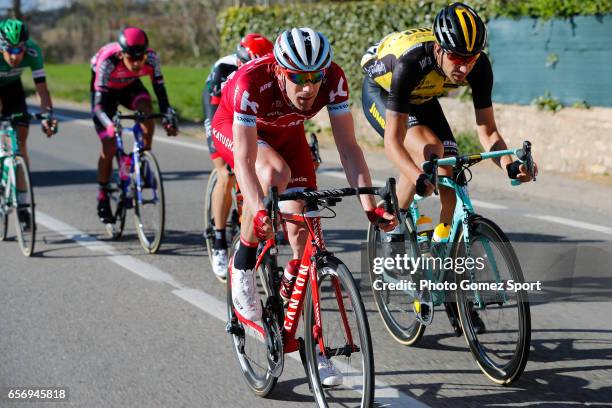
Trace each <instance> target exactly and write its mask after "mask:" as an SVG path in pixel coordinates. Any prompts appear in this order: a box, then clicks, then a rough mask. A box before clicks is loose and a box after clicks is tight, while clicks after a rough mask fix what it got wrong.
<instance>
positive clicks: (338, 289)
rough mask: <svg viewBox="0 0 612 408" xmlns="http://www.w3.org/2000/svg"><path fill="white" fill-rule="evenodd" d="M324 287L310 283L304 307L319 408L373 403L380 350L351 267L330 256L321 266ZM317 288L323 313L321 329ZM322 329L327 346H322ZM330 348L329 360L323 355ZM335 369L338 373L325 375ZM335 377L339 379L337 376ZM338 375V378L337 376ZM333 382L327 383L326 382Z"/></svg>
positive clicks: (309, 366)
mask: <svg viewBox="0 0 612 408" xmlns="http://www.w3.org/2000/svg"><path fill="white" fill-rule="evenodd" d="M317 273H318V283H319V287H318V288H314V289H313V288H312V287H311V286H309V290H308V295H307V298H306V305H305V310H304V313H305V315H304V332H305V338H306V341H305V352H306V363H307V371H308V376H309V380H310V385H311V386H312V391H313V394H314V397H315V401H316V403H317V405H318V406H319V407H327V406H329V405H330V404H332V405H336V404H338V405H339V406H351V407H371V406H372V404H373V402H374V355H373V351H372V339H371V336H370V327H369V324H368V319H367V316H366V313H365V308H364V306H363V302H362V300H361V296H360V294H359V291H358V289H357V284H356V283H355V281H354V279H353V276H352V275H351V273H350V271H349V270H348V268H347V267H346V266H345V265H344V264H343V263H342V262H341V261H340V260H338V259H337V258H334V257H329V258H327V259H326V261H325V262H324V264H323V265H322V266H320V267H317ZM313 290H318V293H319V305H318V307H319V309H320V312H321V316H320V322H321V326H320V328H319V329H317V328H316V324H315V321H316V318H315V304H314V302H313V294H312V291H313ZM316 331H318V332H319V333H320V334H321V336H322V343H323V345H324V347H325V350H321V349H320V342H319V339H317V338H315V337H314V333H313V332H316ZM323 351H324V352H325V355H326V356H327V359H325V358H322V354H323V353H322V352H323ZM324 372H327V373H326V374H330V373H333V375H332V376H329V375H328V376H327V379H326V378H325V377H323V375H324ZM331 377H333V378H331ZM334 380H335V381H334ZM329 381H330V382H331V384H330V383H326V382H329Z"/></svg>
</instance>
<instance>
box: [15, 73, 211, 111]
mask: <svg viewBox="0 0 612 408" xmlns="http://www.w3.org/2000/svg"><path fill="white" fill-rule="evenodd" d="M162 70H163V73H164V80H165V81H166V89H167V91H168V97H169V98H170V103H171V104H172V106H173V107H174V108H175V109H176V110H177V111H178V113H179V115H180V116H181V118H182V119H185V120H190V121H202V120H203V113H202V102H201V93H202V89H203V87H204V83H205V81H206V77H207V76H208V72H209V70H210V69H209V68H189V67H178V66H162ZM45 71H46V73H47V83H48V84H49V90H50V91H51V97H52V98H58V99H66V100H70V101H74V102H85V103H89V100H90V93H89V86H90V81H91V71H90V68H89V64H45ZM22 79H23V83H24V86H25V88H26V91H27V92H28V94H32V93H33V92H34V84H33V82H32V77H31V75H30V74H29V72H24V74H23V75H22ZM142 82H143V83H144V84H145V86H146V87H147V89H148V90H149V92H151V96H153V97H155V94H154V93H153V88H152V86H151V81H149V79H148V78H142ZM154 109H156V106H155V105H154Z"/></svg>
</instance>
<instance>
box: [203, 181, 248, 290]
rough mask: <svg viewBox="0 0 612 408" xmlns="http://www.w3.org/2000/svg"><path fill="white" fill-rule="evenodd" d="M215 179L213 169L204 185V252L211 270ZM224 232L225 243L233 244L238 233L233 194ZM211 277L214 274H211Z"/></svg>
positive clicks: (222, 280)
mask: <svg viewBox="0 0 612 408" xmlns="http://www.w3.org/2000/svg"><path fill="white" fill-rule="evenodd" d="M217 178H218V172H217V169H213V170H212V171H211V173H210V176H209V177H208V182H207V183H206V191H205V193H204V242H205V244H206V251H207V253H208V259H209V261H210V266H211V268H212V267H213V259H212V251H213V244H214V239H215V219H214V216H213V212H212V194H213V191H214V189H215V185H216V184H217ZM225 231H226V240H227V242H233V240H234V238H235V236H236V235H237V234H239V232H240V225H239V222H238V210H237V203H236V196H235V194H232V203H231V207H230V211H229V213H228V216H227V221H226V223H225ZM228 259H229V251H228ZM213 275H215V274H214V273H213ZM215 277H216V278H217V280H219V282H221V283H225V282H226V279H223V278H220V277H219V276H217V275H215Z"/></svg>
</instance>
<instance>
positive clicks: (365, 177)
mask: <svg viewBox="0 0 612 408" xmlns="http://www.w3.org/2000/svg"><path fill="white" fill-rule="evenodd" d="M332 58H333V52H332V49H331V46H330V44H329V41H328V40H327V38H326V37H325V36H324V35H323V34H321V33H319V32H317V31H314V30H313V29H311V28H306V27H305V28H293V29H291V30H287V31H284V32H283V33H282V34H281V35H280V36H279V37H278V38H277V39H276V42H275V45H274V55H269V56H267V57H264V58H259V59H257V60H254V61H251V62H249V63H247V64H245V65H243V66H242V67H240V68H239V69H238V70H237V71H236V72H235V73H234V75H233V76H232V77H231V78H230V79H229V80H228V81H227V83H226V85H225V87H224V88H223V91H222V95H221V103H220V105H219V108H218V110H217V112H216V114H215V117H214V119H213V123H212V132H213V138H214V143H215V146H216V148H217V152H218V153H219V154H220V155H221V157H222V158H223V159H224V160H225V161H226V162H227V163H228V164H229V165H230V166H231V167H232V168H233V169H234V172H235V173H236V177H237V179H238V183H239V185H240V186H241V190H242V193H243V197H244V204H245V205H244V210H243V216H242V225H241V234H240V238H241V239H240V246H239V248H238V250H237V252H236V255H235V256H234V261H233V265H232V271H231V285H232V292H233V299H232V300H233V303H234V306H235V308H236V311H237V312H238V313H240V314H241V315H242V316H243V317H244V318H246V319H249V320H259V319H260V318H261V314H262V310H261V302H260V299H259V294H258V293H257V291H256V287H255V284H254V280H255V277H254V267H255V262H256V253H255V252H256V249H257V244H258V241H259V240H264V239H268V238H271V237H272V225H271V221H270V218H269V217H268V214H267V212H266V210H265V207H264V194H265V192H267V191H268V190H269V188H270V187H271V186H276V187H278V189H279V191H280V192H283V191H287V190H292V191H295V190H297V189H300V190H303V189H305V188H316V187H317V183H316V177H315V171H314V166H313V162H312V158H311V155H310V149H309V147H308V143H307V141H306V137H305V134H304V124H303V123H304V120H306V119H310V118H312V117H313V116H314V115H316V114H317V112H319V111H320V110H321V109H322V108H323V107H325V106H327V110H328V113H329V119H330V122H331V127H332V132H333V135H334V140H335V142H336V146H337V148H338V152H339V153H340V159H341V161H342V165H343V167H344V169H345V173H346V177H347V180H348V182H349V184H350V185H351V186H355V187H357V186H360V187H362V186H371V179H370V172H369V170H368V166H367V164H366V161H365V159H364V156H363V152H362V151H361V148H360V147H359V145H358V144H357V141H356V139H355V129H354V124H353V116H352V115H351V112H350V110H349V105H348V96H349V92H348V83H347V81H346V77H345V76H344V72H343V71H342V68H340V67H339V66H338V65H336V64H335V63H334V62H332ZM360 201H361V205H362V207H363V209H364V211H365V213H366V215H367V218H368V219H369V220H370V221H371V222H375V223H379V224H380V225H381V227H382V228H384V229H391V228H393V227H394V226H395V225H396V220H395V217H394V216H393V215H392V214H389V213H386V212H385V211H384V210H383V209H381V208H377V207H376V203H375V201H374V197H372V196H365V195H364V196H361V197H360ZM302 207H303V205H302V204H301V203H299V202H287V206H286V207H283V210H285V211H289V212H299V211H301V210H302ZM385 221H387V222H386V223H385ZM383 224H384V225H383ZM287 229H288V234H289V242H290V244H291V247H292V249H293V259H292V260H291V261H290V262H289V263H288V265H287V266H286V268H285V273H284V276H283V285H282V289H281V296H283V297H284V298H287V297H288V295H289V294H290V293H291V289H292V285H293V283H294V282H295V277H296V276H297V271H298V268H299V263H300V258H301V256H302V253H303V251H304V247H305V244H306V242H305V240H306V237H307V231H305V230H304V229H303V227H302V226H298V225H288V226H287ZM323 367H324V369H325V370H327V372H325V373H324V372H323V371H320V374H321V376H322V378H324V380H323V383H324V385H328V386H334V385H339V384H340V383H341V382H342V378H341V375H340V374H339V372H338V371H337V370H335V369H334V367H333V366H331V365H330V366H326V365H323Z"/></svg>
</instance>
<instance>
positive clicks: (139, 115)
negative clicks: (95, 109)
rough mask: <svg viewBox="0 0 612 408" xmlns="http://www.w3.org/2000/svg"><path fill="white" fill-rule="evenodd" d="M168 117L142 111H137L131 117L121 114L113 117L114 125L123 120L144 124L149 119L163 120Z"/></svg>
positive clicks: (118, 113)
mask: <svg viewBox="0 0 612 408" xmlns="http://www.w3.org/2000/svg"><path fill="white" fill-rule="evenodd" d="M165 117H166V115H165V114H163V113H149V114H147V113H144V112H141V111H137V112H136V113H133V114H130V115H122V114H121V112H117V113H116V114H115V116H114V117H113V122H114V123H119V122H121V120H124V119H125V120H133V121H135V122H137V123H140V122H143V121H145V120H148V119H163V118H165Z"/></svg>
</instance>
